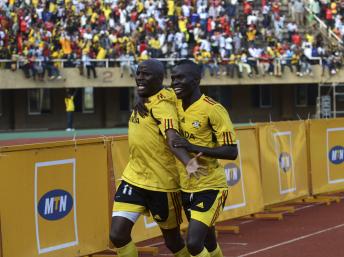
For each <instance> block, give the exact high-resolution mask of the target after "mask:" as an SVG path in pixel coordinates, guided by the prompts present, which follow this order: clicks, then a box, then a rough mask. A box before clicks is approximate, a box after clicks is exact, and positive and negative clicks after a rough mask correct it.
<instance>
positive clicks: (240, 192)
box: [111, 127, 264, 242]
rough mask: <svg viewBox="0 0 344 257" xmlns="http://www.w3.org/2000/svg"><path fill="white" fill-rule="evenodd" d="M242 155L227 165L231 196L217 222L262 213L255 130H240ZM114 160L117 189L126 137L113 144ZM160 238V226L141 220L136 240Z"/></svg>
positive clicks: (148, 219)
mask: <svg viewBox="0 0 344 257" xmlns="http://www.w3.org/2000/svg"><path fill="white" fill-rule="evenodd" d="M236 132H237V137H238V146H239V155H238V158H237V160H236V161H224V160H222V161H221V162H222V164H223V165H224V166H225V169H224V171H225V172H226V175H227V181H228V185H229V196H228V199H227V202H226V205H225V208H224V212H222V213H221V214H220V216H219V219H218V221H223V220H228V219H231V218H236V217H240V216H245V215H249V214H253V213H255V212H259V211H262V210H263V209H264V205H263V194H262V188H261V183H260V181H261V179H260V169H259V154H258V141H257V135H256V129H255V127H248V128H240V129H237V131H236ZM111 141H112V142H111V151H112V160H113V165H114V172H115V179H116V186H117V187H118V185H119V182H120V181H119V178H120V177H121V175H122V171H123V170H124V168H125V166H126V164H127V162H128V158H129V149H128V140H127V136H122V137H115V138H113V139H112V140H111ZM183 221H184V222H183V224H182V225H181V228H182V229H183V228H186V227H187V220H186V217H185V216H184V215H183ZM159 235H161V232H160V229H159V227H158V225H157V224H156V223H155V222H154V220H153V219H152V217H146V216H141V217H140V218H139V220H138V221H137V223H136V224H135V225H134V228H133V233H132V236H133V240H134V241H135V242H140V241H144V240H147V239H150V238H153V237H157V236H159Z"/></svg>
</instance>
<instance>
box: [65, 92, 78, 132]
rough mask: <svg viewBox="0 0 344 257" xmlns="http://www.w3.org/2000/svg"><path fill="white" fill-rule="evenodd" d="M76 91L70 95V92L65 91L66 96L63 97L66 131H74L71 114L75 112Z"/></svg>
mask: <svg viewBox="0 0 344 257" xmlns="http://www.w3.org/2000/svg"><path fill="white" fill-rule="evenodd" d="M75 93H76V91H74V93H72V92H71V91H70V90H67V95H66V97H65V105H66V113H67V129H66V131H74V128H73V114H74V111H75V106H74V97H75Z"/></svg>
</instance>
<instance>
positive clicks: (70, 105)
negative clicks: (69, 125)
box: [65, 96, 75, 112]
mask: <svg viewBox="0 0 344 257" xmlns="http://www.w3.org/2000/svg"><path fill="white" fill-rule="evenodd" d="M65 104H66V112H74V110H75V106H74V96H71V97H66V98H65Z"/></svg>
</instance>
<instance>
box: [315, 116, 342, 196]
mask: <svg viewBox="0 0 344 257" xmlns="http://www.w3.org/2000/svg"><path fill="white" fill-rule="evenodd" d="M309 131H310V154H311V177H312V193H313V194H319V193H325V192H331V191H339V190H344V119H326V120H311V121H310V128H309Z"/></svg>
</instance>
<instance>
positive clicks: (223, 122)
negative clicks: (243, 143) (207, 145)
mask: <svg viewBox="0 0 344 257" xmlns="http://www.w3.org/2000/svg"><path fill="white" fill-rule="evenodd" d="M209 122H210V125H211V126H212V128H213V130H214V134H215V136H216V139H217V142H218V143H219V144H220V145H233V144H236V135H235V131H234V126H233V123H232V121H231V119H230V118H229V114H228V112H227V110H226V109H225V108H224V107H223V106H222V105H220V104H216V105H215V106H213V108H212V109H211V111H210V113H209Z"/></svg>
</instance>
